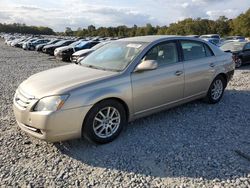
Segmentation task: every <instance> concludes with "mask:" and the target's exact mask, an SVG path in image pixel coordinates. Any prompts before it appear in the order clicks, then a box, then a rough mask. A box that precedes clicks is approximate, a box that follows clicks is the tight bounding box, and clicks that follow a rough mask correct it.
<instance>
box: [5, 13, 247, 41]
mask: <svg viewBox="0 0 250 188" xmlns="http://www.w3.org/2000/svg"><path fill="white" fill-rule="evenodd" d="M0 32H8V33H22V34H43V35H54V34H58V35H66V36H78V37H88V36H100V37H133V36H142V35H203V34H209V33H218V34H220V35H221V36H228V35H243V36H247V37H250V9H248V10H247V11H246V12H245V13H242V14H240V15H239V16H238V17H236V18H235V19H228V18H226V17H225V16H221V17H219V18H218V19H217V20H209V19H201V18H196V19H192V18H187V19H184V20H182V21H178V22H176V23H172V24H170V25H169V26H152V25H151V24H150V23H148V24H146V25H145V26H142V27H139V26H137V25H134V26H133V27H127V26H125V25H122V26H117V27H99V28H96V27H95V26H94V25H90V26H88V27H87V28H78V29H77V30H76V31H73V30H72V29H71V28H70V27H67V28H66V30H65V31H64V32H58V33H55V32H54V31H53V30H52V29H51V28H49V27H37V26H27V25H25V24H18V23H14V24H1V23H0Z"/></svg>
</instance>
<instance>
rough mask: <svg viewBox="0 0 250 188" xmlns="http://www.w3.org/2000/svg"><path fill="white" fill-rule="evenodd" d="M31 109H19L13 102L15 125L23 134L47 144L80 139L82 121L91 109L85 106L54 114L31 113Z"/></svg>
mask: <svg viewBox="0 0 250 188" xmlns="http://www.w3.org/2000/svg"><path fill="white" fill-rule="evenodd" d="M31 104H32V103H31ZM33 104H35V103H33ZM32 107H33V106H30V107H28V108H26V109H23V108H20V106H19V104H18V103H16V102H15V100H14V104H13V110H14V114H15V117H16V120H17V123H18V125H19V127H20V128H21V129H22V130H23V131H24V132H26V133H28V134H29V135H31V136H33V137H36V138H39V139H41V140H45V141H48V142H57V141H63V140H69V139H74V138H80V137H81V136H82V124H83V120H84V118H85V116H86V114H87V112H88V111H89V110H90V108H91V106H85V107H79V108H73V109H67V110H59V111H56V112H33V111H31V109H32Z"/></svg>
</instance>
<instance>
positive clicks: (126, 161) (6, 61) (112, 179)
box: [0, 41, 250, 188]
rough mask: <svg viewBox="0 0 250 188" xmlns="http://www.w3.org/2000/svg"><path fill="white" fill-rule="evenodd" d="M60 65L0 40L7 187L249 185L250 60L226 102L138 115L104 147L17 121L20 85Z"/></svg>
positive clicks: (1, 153) (1, 165)
mask: <svg viewBox="0 0 250 188" xmlns="http://www.w3.org/2000/svg"><path fill="white" fill-rule="evenodd" d="M61 65H64V63H61V62H56V61H55V60H54V59H53V58H51V57H48V56H47V55H45V54H40V53H37V52H27V51H24V50H22V49H16V48H12V47H7V46H5V45H4V44H3V41H0V76H1V80H0V96H1V97H0V110H1V111H0V186H1V187H5V186H6V187H8V186H11V187H48V186H50V187H108V188H110V187H250V158H249V156H250V115H249V114H250V66H244V67H243V68H241V69H240V70H236V73H235V76H234V78H233V80H232V81H231V82H230V84H229V86H228V88H227V90H226V91H225V95H224V98H223V99H222V101H221V102H220V103H219V104H216V105H208V104H206V103H203V102H201V101H195V102H192V103H189V104H186V105H182V106H180V107H177V108H174V109H171V110H168V111H164V112H161V113H158V114H155V115H152V116H149V117H146V118H143V119H139V120H136V121H134V122H132V123H130V124H129V126H128V128H127V129H126V131H124V132H123V133H122V134H121V135H120V137H119V138H118V139H116V140H115V141H113V142H112V143H110V144H106V145H98V146H97V145H93V144H90V143H88V142H86V141H84V140H80V139H79V140H73V141H68V142H62V143H56V144H50V143H46V142H44V141H40V140H38V139H35V138H31V137H29V136H28V135H26V134H25V133H23V132H21V131H20V129H19V128H18V127H17V124H16V122H15V118H14V115H13V112H12V99H13V95H14V92H15V90H16V88H17V87H18V85H19V84H20V83H21V82H22V81H23V80H24V79H26V78H28V77H29V76H30V75H32V74H34V73H36V72H39V71H42V70H46V69H49V68H52V67H56V66H61Z"/></svg>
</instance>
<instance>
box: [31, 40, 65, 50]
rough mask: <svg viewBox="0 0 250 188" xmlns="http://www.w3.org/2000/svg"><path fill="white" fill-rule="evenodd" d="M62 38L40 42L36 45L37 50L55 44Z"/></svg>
mask: <svg viewBox="0 0 250 188" xmlns="http://www.w3.org/2000/svg"><path fill="white" fill-rule="evenodd" d="M60 40H61V39H51V40H50V41H49V42H47V43H43V44H39V45H37V46H36V51H38V52H40V51H42V50H43V47H44V46H46V45H51V44H55V43H57V42H59V41H60Z"/></svg>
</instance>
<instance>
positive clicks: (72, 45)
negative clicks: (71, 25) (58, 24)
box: [69, 40, 82, 47]
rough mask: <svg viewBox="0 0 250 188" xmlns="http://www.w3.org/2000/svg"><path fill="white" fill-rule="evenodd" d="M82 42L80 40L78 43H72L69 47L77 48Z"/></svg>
mask: <svg viewBox="0 0 250 188" xmlns="http://www.w3.org/2000/svg"><path fill="white" fill-rule="evenodd" d="M81 42H82V41H81V40H78V41H75V42H73V43H71V44H70V45H69V46H71V47H75V46H77V45H79V44H80V43H81Z"/></svg>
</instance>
